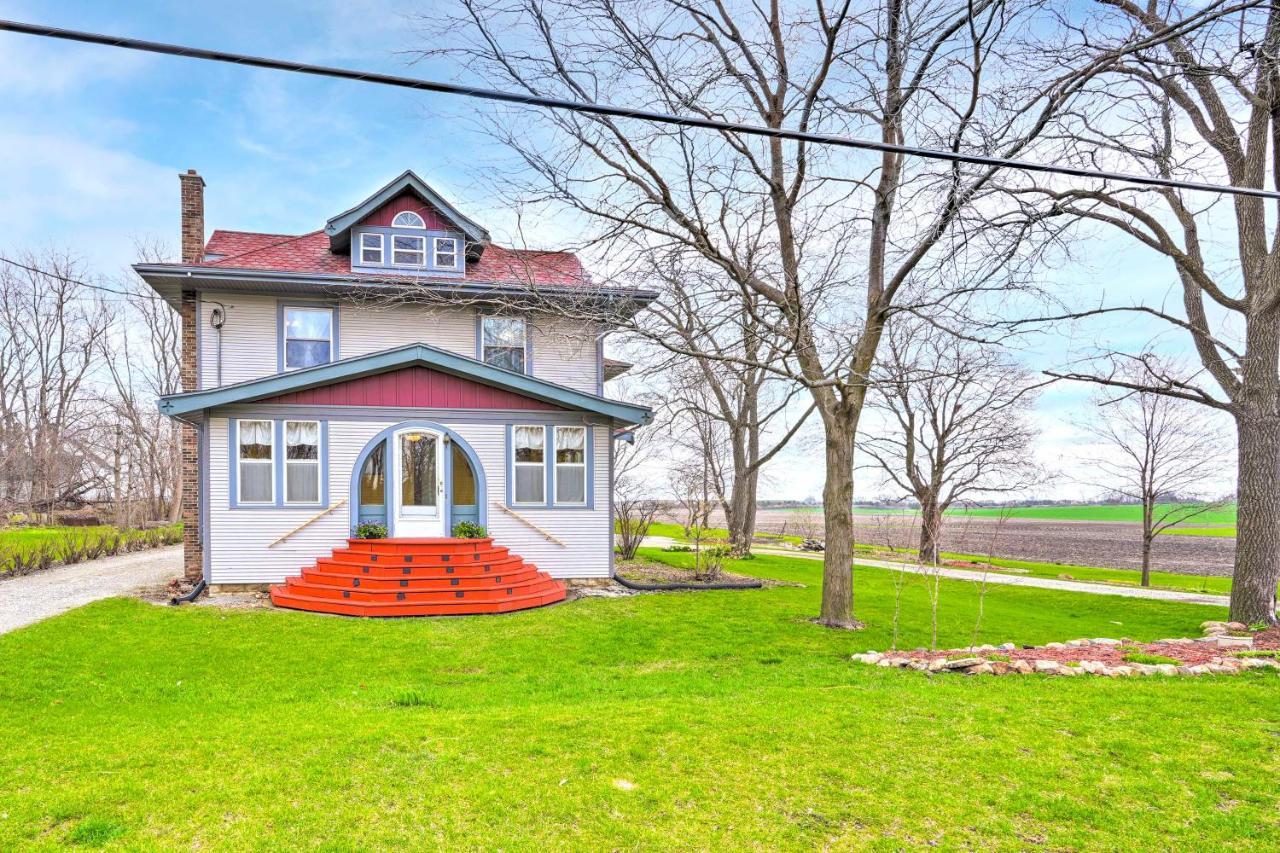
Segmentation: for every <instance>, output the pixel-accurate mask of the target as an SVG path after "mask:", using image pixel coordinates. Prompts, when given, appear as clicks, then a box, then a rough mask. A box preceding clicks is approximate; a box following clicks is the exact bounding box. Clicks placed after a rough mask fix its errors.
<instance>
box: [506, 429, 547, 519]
mask: <svg viewBox="0 0 1280 853" xmlns="http://www.w3.org/2000/svg"><path fill="white" fill-rule="evenodd" d="M522 429H528V430H538V431H539V432H541V433H542V461H541V462H520V461H518V460H517V458H516V452H517V449H518V442H517V441H516V438H517V436H519V434H520V430H522ZM520 468H536V469H537V470H538V472H539V475H538V482H539V483H541V484H542V498H541V499H540V500H535V501H522V500H520V490H519V487H518V480H517V478H516V471H517V470H518V469H520ZM511 505H512V506H546V505H547V430H546V427H543V426H540V425H539V426H532V425H529V424H515V425H513V426H512V427H511Z"/></svg>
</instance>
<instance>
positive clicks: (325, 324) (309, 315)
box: [282, 306, 333, 370]
mask: <svg viewBox="0 0 1280 853" xmlns="http://www.w3.org/2000/svg"><path fill="white" fill-rule="evenodd" d="M332 360H333V309H332V308H298V307H288V306H286V307H285V309H284V364H283V365H282V369H284V370H297V369H298V368H300V367H312V366H314V365H317V364H327V363H328V362H330V361H332Z"/></svg>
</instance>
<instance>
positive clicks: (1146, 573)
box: [1142, 532, 1152, 586]
mask: <svg viewBox="0 0 1280 853" xmlns="http://www.w3.org/2000/svg"><path fill="white" fill-rule="evenodd" d="M1151 538H1152V537H1151V533H1150V532H1143V534H1142V585H1143V586H1151Z"/></svg>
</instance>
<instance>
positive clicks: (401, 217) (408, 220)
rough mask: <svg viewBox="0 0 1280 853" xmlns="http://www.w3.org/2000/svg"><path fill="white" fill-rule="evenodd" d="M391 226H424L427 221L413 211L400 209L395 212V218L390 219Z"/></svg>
mask: <svg viewBox="0 0 1280 853" xmlns="http://www.w3.org/2000/svg"><path fill="white" fill-rule="evenodd" d="M391 227H392V228H426V227H427V223H425V222H423V221H422V217H421V216H419V215H418V214H416V213H414V212H413V211H412V210H402V211H400V212H399V213H397V214H396V218H395V219H393V220H391Z"/></svg>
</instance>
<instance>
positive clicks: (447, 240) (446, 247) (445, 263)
mask: <svg viewBox="0 0 1280 853" xmlns="http://www.w3.org/2000/svg"><path fill="white" fill-rule="evenodd" d="M431 244H432V246H433V249H432V251H433V260H432V265H433V266H435V267H436V268H437V269H446V270H451V269H453V268H455V267H456V266H458V238H456V237H432V238H431Z"/></svg>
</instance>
